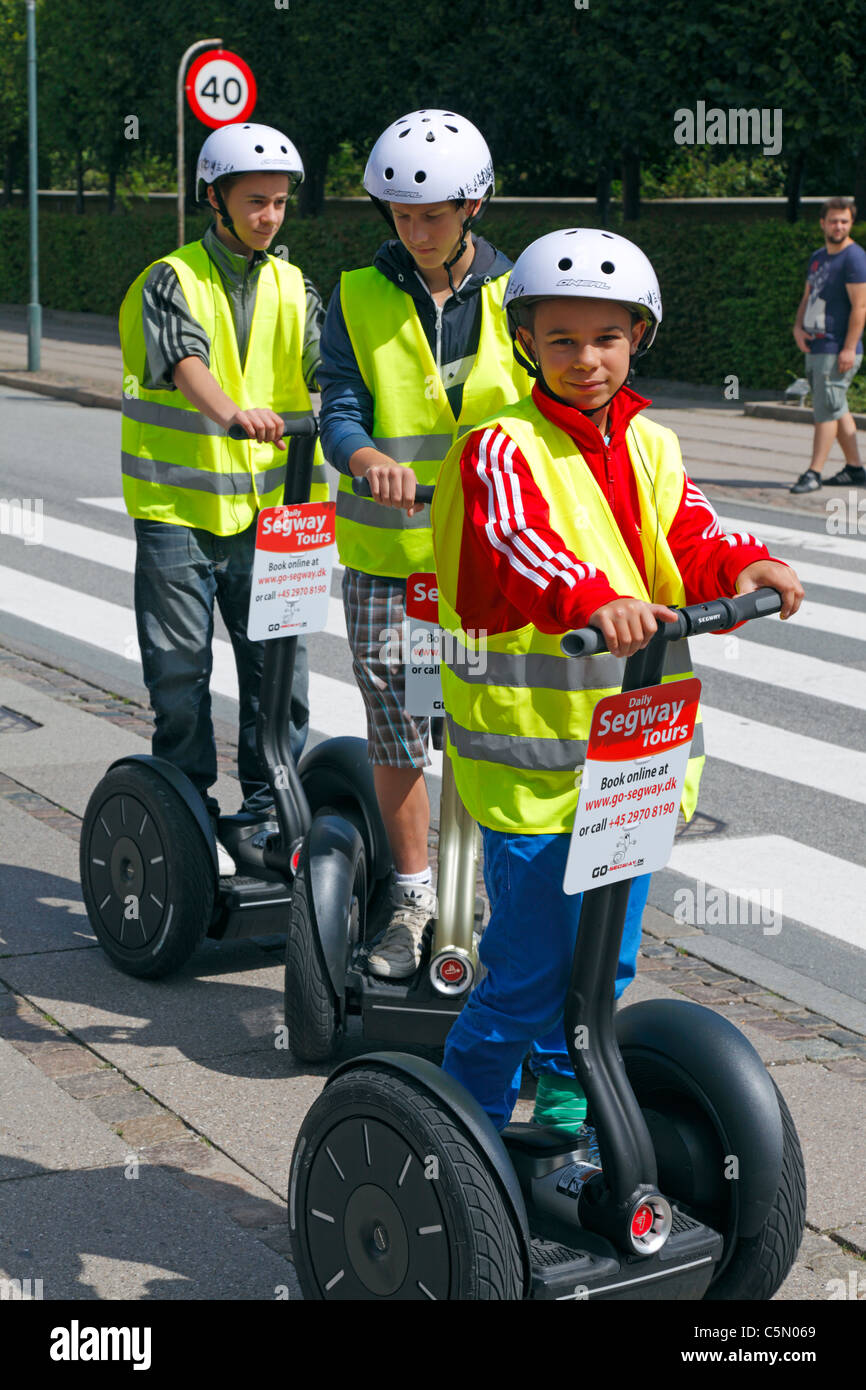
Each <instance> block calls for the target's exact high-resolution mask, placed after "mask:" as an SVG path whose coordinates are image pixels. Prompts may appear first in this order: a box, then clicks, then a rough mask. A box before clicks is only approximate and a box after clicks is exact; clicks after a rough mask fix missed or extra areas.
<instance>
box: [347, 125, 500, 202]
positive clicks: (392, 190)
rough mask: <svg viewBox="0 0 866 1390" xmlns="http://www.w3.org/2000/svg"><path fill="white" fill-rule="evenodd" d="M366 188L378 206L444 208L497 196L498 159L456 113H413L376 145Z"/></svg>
mask: <svg viewBox="0 0 866 1390" xmlns="http://www.w3.org/2000/svg"><path fill="white" fill-rule="evenodd" d="M364 187H365V189H366V190H367V192H368V193H369V194H370V196H371V197H372V198H375V199H377V200H378V201H379V202H384V203H387V202H394V203H444V202H449V201H451V200H452V199H455V200H456V199H458V198H461V199H465V198H470V199H474V198H486V197H489V196H490V195H491V194H492V192H493V160H492V159H491V157H490V151H489V149H488V148H487V142H486V141H485V139H484V137H483V135H482V134H481V132H480V130H476V128H475V126H474V125H473V124H472V122H471V121H467V120H466V118H465V117H464V116H457V115H455V114H454V112H453V111H429V110H424V111H412V112H411V113H410V115H408V116H401V117H400V119H399V120H398V121H395V122H394V124H393V125H389V126H388V129H387V130H386V131H384V132H383V133H382V134H381V135H380V136H379V139H378V140H377V141H376V143H375V145H374V146H373V149H372V152H371V154H370V158H369V159H368V160H367V167H366V169H365V170H364Z"/></svg>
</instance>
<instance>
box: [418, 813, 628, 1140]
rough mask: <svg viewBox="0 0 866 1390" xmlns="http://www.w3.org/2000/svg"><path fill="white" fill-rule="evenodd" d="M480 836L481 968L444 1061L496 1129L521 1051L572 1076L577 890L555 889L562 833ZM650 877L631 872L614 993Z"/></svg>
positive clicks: (542, 1067) (513, 1089)
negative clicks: (570, 1008)
mask: <svg viewBox="0 0 866 1390" xmlns="http://www.w3.org/2000/svg"><path fill="white" fill-rule="evenodd" d="M481 833H482V838H483V841H484V881H485V883H486V885H487V893H488V896H489V898H490V921H489V922H488V924H487V928H486V930H485V932H484V936H483V937H482V940H481V951H480V955H481V961H482V964H483V965H484V966H485V967H486V970H487V974H486V976H485V977H484V979H483V980H482V981H481V982H480V984H479V985H477V986H476V988H475V989H474V990H473V991H472V993H471V994H470V996H469V999H468V1001H467V1003H466V1006H465V1008H464V1009H463V1012H462V1013H461V1014H460V1017H459V1018H458V1019H457V1021H456V1022H455V1023H454V1026H453V1027H452V1029H451V1031H450V1033H449V1034H448V1039H447V1042H446V1044H445V1061H444V1068H445V1071H447V1072H448V1073H449V1074H450V1075H451V1076H453V1077H456V1079H457V1080H458V1081H460V1082H461V1083H462V1084H463V1085H464V1086H465V1087H466V1089H467V1090H468V1091H470V1092H471V1093H472V1095H473V1096H475V1098H476V1100H477V1101H478V1102H479V1103H480V1105H481V1106H482V1107H483V1109H484V1110H486V1111H487V1114H488V1115H489V1116H490V1118H491V1120H492V1121H493V1123H494V1124H495V1125H496V1128H497V1129H502V1128H503V1126H505V1125H507V1124H508V1122H509V1120H510V1118H511V1112H512V1110H513V1109H514V1105H515V1103H516V1101H517V1096H518V1092H519V1090H520V1074H521V1067H522V1064H523V1059H524V1057H525V1056H526V1054H527V1052H528V1053H529V1065H530V1068H531V1070H532V1071H533V1072H534V1073H535V1075H536V1076H540V1075H542V1074H543V1073H545V1072H547V1073H555V1074H557V1075H559V1076H568V1077H573V1076H574V1069H573V1068H572V1065H571V1062H570V1060H569V1057H568V1050H567V1048H566V1045H565V1032H564V1030H563V1022H562V1015H563V1008H564V1004H565V995H566V991H567V989H568V983H569V980H570V978H571V963H572V957H573V955H574V944H575V941H576V939H577V924H578V919H579V917H580V908H581V903H582V902H583V895H582V894H575V895H572V896H569V895H567V894H566V893H564V892H563V890H562V880H563V877H564V874H565V861H566V859H567V857H568V846H569V840H570V838H571V837H570V836H569V835H512V834H508V833H505V832H503V831H497V830H488V829H487V828H486V827H484V826H482V828H481ZM649 881H650V875H649V874H643V875H641V876H640V877H639V878H635V879H632V886H631V893H630V895H629V902H628V912H627V915H626V920H625V928H624V931H623V937H622V946H621V948H620V956H619V965H618V967H617V977H616V997H617V999H618V998H619V996H620V995H621V994H622V992H623V990H624V989H625V988H626V986H627V985H628V984H630V983H631V981H632V980H633V979H634V975H635V969H636V963H637V953H638V947H639V946H640V936H641V918H642V917H643V910H644V906H645V904H646V900H647V894H648V892H649Z"/></svg>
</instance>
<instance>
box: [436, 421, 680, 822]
mask: <svg viewBox="0 0 866 1390" xmlns="http://www.w3.org/2000/svg"><path fill="white" fill-rule="evenodd" d="M490 424H491V425H493V424H498V425H499V426H500V427H501V429H502V430H504V431H505V433H506V434H507V435H508V436H509V437H510V438H511V439H513V440H515V442H516V443H517V447H518V448H519V449H520V450H521V452H522V454H523V456H524V457H525V458H526V460H527V461H528V462H529V464H530V467H531V468H532V473H533V477H534V478H535V481H536V483H537V484H538V486H539V488H540V490H541V492H542V493H543V494H544V496H545V498H546V500H547V502H548V503H549V506H550V524H551V526H552V528H553V529H554V531H556V532H557V534H558V535H560V536H561V537H562V539H563V541H564V542H565V544H566V546H567V547H568V548H569V550H571V551H572V553H573V554H575V555H576V556H577V557H578V559H579V560H581V561H583V562H585V563H590V564H593V565H595V566H596V567H597V568H598V569H599V570H603V571H604V573H605V574H606V575H607V578H608V580H609V581H610V584H611V587H612V588H613V589H615V590H616V592H617V593H619V594H627V595H630V596H632V597H635V598H641V599H644V600H649V598H650V594H649V593H648V592H647V589H646V586H645V584H644V581H643V579H642V578H641V576H640V573H639V571H638V569H637V567H636V565H635V563H634V561H633V559H632V557H631V555H630V553H629V549H628V546H627V545H626V543H625V540H624V538H623V536H622V534H621V532H620V530H619V527H618V526H617V524H616V520H615V519H614V516H613V513H612V512H611V509H610V507H609V505H608V502H607V499H606V498H605V496H604V494H603V493H602V491H601V489H600V488H599V486H598V484H597V483H596V481H595V479H594V477H593V476H592V472H591V470H590V468H589V466H588V465H587V464H586V463H585V462H584V460H583V458H582V456H581V455H580V453H579V452H578V450H577V448H576V446H575V444H574V441H573V440H572V439H571V438H570V437H569V435H567V434H566V433H565V432H564V431H563V430H561V429H559V428H558V427H557V426H556V425H554V424H551V423H550V421H548V420H547V419H545V417H544V416H543V415H542V414H541V412H540V411H539V410H538V409H537V407H536V406H535V404H534V402H533V401H532V399H531V398H527V399H526V400H523V401H521V402H520V403H519V405H516V406H514V407H513V408H512V409H511V410H510V411H509V412H508V413H507V414H505V415H500V416H499V417H498V419H497V420H495V421H494V420H491V421H490ZM626 440H627V443H628V449H629V455H630V457H631V460H632V464H633V467H634V475H635V480H636V483H637V490H638V496H639V499H640V514H641V543H642V545H643V551H644V562H645V565H646V572H647V575H648V577H649V580H650V585H651V588H652V598H653V600H654V601H655V602H658V603H666V604H671V603H673V604H683V603H684V602H685V589H684V587H683V581H682V578H681V576H680V573H679V570H678V569H677V566H676V561H675V560H674V557H673V554H672V552H671V549H670V546H669V545H668V542H667V531H668V529H669V527H670V525H671V523H672V521H673V519H674V517H675V515H676V512H677V509H678V507H679V503H680V497H681V495H682V487H683V465H682V458H681V456H680V450H679V445H678V443H677V439H676V436H675V435H674V434H673V433H672V432H671V431H670V430H668V429H664V428H662V426H660V425H657V424H654V423H653V422H652V421H650V420H646V419H644V417H643V416H637V417H635V419H633V420H632V422H631V424H630V425H629V426H628V430H627V432H626ZM463 447H464V441H463V440H458V441H457V443H455V445H454V447H453V448H452V449H451V451H450V453H449V454H448V457H447V458H446V460H445V462H444V463H443V465H442V470H441V473H440V476H439V482H438V485H437V488H436V496H435V499H434V502H433V518H432V520H433V544H434V548H435V553H436V574H437V578H438V585H439V621H440V623H441V624H442V626H443V628H445V629H447V630H448V631H447V633H446V635H445V637H444V640H443V663H442V691H443V700H444V705H445V710H446V716H447V728H448V753H449V755H450V757H451V761H452V764H453V767H454V778H455V782H456V785H457V791H458V793H459V795H460V798H461V800H462V801H463V804H464V805H465V806H466V808H467V810H468V811H469V813H470V815H471V816H473V817H474V819H475V820H477V821H479V822H480V824H481V825H486V826H489V827H490V828H491V829H493V830H506V831H512V832H514V833H524V834H529V835H543V834H556V833H561V832H565V831H570V830H571V827H572V824H573V821H574V812H575V807H576V805H577V798H578V788H577V787H576V786H575V771H576V769H578V768H580V767H582V765H583V763H584V760H585V757H586V746H587V739H588V736H589V728H590V722H591V719H592V712H593V710H594V708H595V706H596V704H597V703H598V701H599V700H600V699H601V698H602V696H604V695H612V694H614V693H616V692H617V691H618V690H619V689H620V687H621V684H622V675H623V670H624V667H625V662H624V661H622V660H620V659H617V658H614V657H612V656H610V655H608V654H606V653H605V654H604V655H599V656H593V657H585V658H581V659H576V658H569V657H565V656H563V654H562V651H561V649H560V645H559V644H560V637H561V634H559V635H557V634H548V633H544V632H539V630H538V628H536V627H535V626H534V625H533V624H532V623H527V624H526V626H525V627H522V628H518V629H516V630H515V631H513V632H504V633H497V634H495V635H490V636H488V637H487V638H486V640H485V639H484V636H483V635H478V634H473V633H467V632H466V631H464V629H463V627H462V625H461V622H460V618H459V617H458V615H457V612H456V602H457V579H458V566H459V561H460V546H461V539H462V535H463V526H464V520H465V512H464V507H463V489H462V486H461V482H460V455H461V453H462V450H463ZM657 518H658V526H657V525H656V520H657ZM448 634H450V636H449V635H448ZM667 652H668V657H667V661H666V664H665V674H664V676H663V680H665V681H671V680H681V679H683V678H684V677H685V676H689V675H691V674H692V672H691V670H690V669H689V668H690V659H689V654H688V648H687V644H686V643H685V642H677V643H671V645H670V646H669V647H668V649H667ZM703 763H704V758H703V730H702V728H701V725H700V724H698V726H697V727H696V729H695V737H694V740H693V742H692V756H691V758H690V759H689V764H688V771H687V774H686V782H685V787H684V790H683V797H682V809H683V812H684V813H685V815H686V817H687V818H688V817H691V815H692V813H693V812H694V809H695V806H696V804H697V796H698V783H699V781H700V774H701V769H702V767H703Z"/></svg>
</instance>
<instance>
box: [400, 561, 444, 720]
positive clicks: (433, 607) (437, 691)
mask: <svg viewBox="0 0 866 1390" xmlns="http://www.w3.org/2000/svg"><path fill="white" fill-rule="evenodd" d="M404 642H405V652H406V661H405V672H406V694H405V700H406V709H407V710H408V712H409V714H414V715H416V716H417V717H418V718H421V717H422V716H426V715H442V714H444V712H445V706H444V704H443V703H442V681H441V678H440V675H439V667H440V663H441V660H442V629H441V627H440V626H439V589H438V587H437V582H436V575H435V574H427V573H421V572H419V573H417V574H410V575H409V578H408V579H407V580H406V624H405V629H404Z"/></svg>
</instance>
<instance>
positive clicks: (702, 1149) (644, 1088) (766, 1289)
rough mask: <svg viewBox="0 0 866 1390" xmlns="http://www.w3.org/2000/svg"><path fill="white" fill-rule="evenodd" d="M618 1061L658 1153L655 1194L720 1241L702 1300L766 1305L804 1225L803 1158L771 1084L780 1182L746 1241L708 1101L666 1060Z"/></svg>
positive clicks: (629, 1058)
mask: <svg viewBox="0 0 866 1390" xmlns="http://www.w3.org/2000/svg"><path fill="white" fill-rule="evenodd" d="M623 1057H624V1060H625V1064H626V1070H627V1072H628V1073H629V1080H630V1081H631V1084H632V1086H633V1087H634V1090H635V1094H636V1095H637V1097H638V1101H639V1103H640V1105H641V1108H642V1109H643V1112H644V1118H645V1119H646V1121H647V1124H648V1127H649V1131H650V1135H651V1137H652V1140H653V1144H654V1147H655V1150H656V1157H657V1159H658V1165H659V1171H658V1177H659V1187H660V1189H661V1191H662V1192H664V1194H665V1196H667V1197H669V1198H671V1199H672V1200H674V1201H675V1202H676V1203H677V1205H678V1206H680V1207H681V1208H682V1209H683V1210H684V1211H686V1212H687V1214H689V1215H690V1216H693V1217H695V1218H696V1219H697V1220H699V1221H702V1222H703V1223H704V1224H705V1225H707V1226H709V1227H710V1228H711V1229H713V1230H716V1231H719V1232H720V1233H721V1235H722V1236H723V1237H724V1242H725V1244H724V1252H723V1256H722V1260H721V1262H720V1265H719V1268H718V1271H717V1273H716V1275H715V1277H714V1279H713V1281H712V1283H711V1284H710V1286H709V1288H708V1289H707V1291H706V1293H705V1294H704V1300H705V1301H707V1302H713V1301H717V1300H724V1301H731V1302H734V1301H738V1300H741V1299H745V1300H750V1301H756V1302H763V1301H766V1300H768V1299H771V1298H772V1297H773V1294H774V1293H776V1291H777V1290H778V1289H779V1288H780V1287H781V1285H782V1284H783V1283H784V1281H785V1279H786V1278H787V1276H788V1273H789V1272H790V1270H791V1267H792V1265H793V1263H794V1261H795V1259H796V1258H797V1251H798V1250H799V1248H800V1242H801V1240H802V1238H803V1228H804V1225H805V1221H806V1177H805V1166H804V1163H803V1154H802V1151H801V1149H800V1141H799V1139H798V1137H797V1131H796V1128H795V1126H794V1121H793V1119H792V1118H791V1113H790V1111H789V1110H788V1107H787V1105H786V1104H785V1100H784V1097H783V1096H782V1094H781V1092H780V1091H779V1088H778V1086H777V1085H776V1083H775V1081H773V1080H772V1077H771V1078H770V1080H771V1081H772V1084H773V1089H774V1091H775V1094H776V1099H777V1101H778V1104H779V1114H780V1117H781V1121H782V1163H781V1172H780V1175H779V1183H778V1187H777V1189H776V1193H775V1196H774V1200H773V1202H772V1204H771V1206H770V1209H769V1211H768V1213H767V1216H766V1218H765V1220H764V1221H763V1223H762V1225H761V1227H760V1228H759V1230H758V1232H757V1234H755V1235H754V1236H751V1237H748V1238H746V1237H744V1236H742V1235H740V1233H739V1232H738V1230H737V1212H736V1205H735V1203H734V1202H733V1200H732V1192H733V1186H734V1184H733V1182H732V1181H730V1180H727V1179H726V1178H725V1176H724V1174H725V1167H726V1155H725V1145H724V1144H723V1142H722V1140H721V1138H720V1136H719V1133H718V1131H717V1129H716V1127H715V1124H714V1121H713V1119H712V1118H711V1117H712V1114H713V1106H712V1105H711V1103H710V1101H709V1100H708V1098H707V1097H706V1096H705V1095H704V1094H703V1093H702V1091H701V1089H700V1087H699V1086H698V1084H697V1083H696V1082H695V1081H694V1079H693V1078H691V1077H689V1076H688V1075H687V1074H686V1073H685V1072H684V1071H680V1070H678V1069H676V1068H674V1067H671V1066H670V1065H669V1064H668V1063H667V1062H666V1060H665V1059H664V1058H661V1057H652V1056H643V1057H640V1058H635V1057H634V1056H633V1055H631V1054H630V1053H629V1051H628V1049H627V1048H625V1049H624V1050H623Z"/></svg>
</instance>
